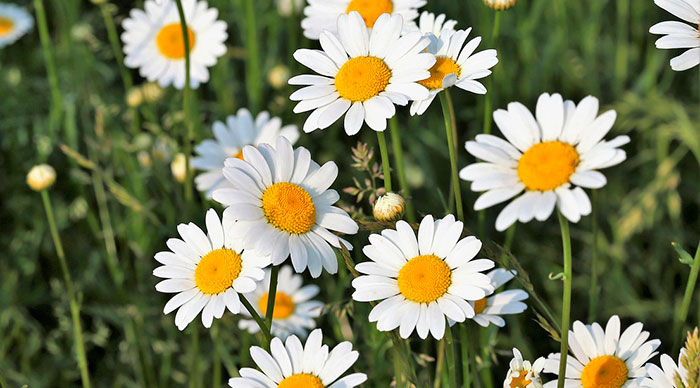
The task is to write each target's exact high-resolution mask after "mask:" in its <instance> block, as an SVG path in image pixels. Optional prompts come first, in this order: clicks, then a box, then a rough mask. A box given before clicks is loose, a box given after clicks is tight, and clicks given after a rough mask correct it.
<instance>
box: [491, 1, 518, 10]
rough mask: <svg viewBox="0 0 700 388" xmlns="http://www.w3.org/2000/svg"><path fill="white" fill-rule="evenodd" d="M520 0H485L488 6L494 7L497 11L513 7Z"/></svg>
mask: <svg viewBox="0 0 700 388" xmlns="http://www.w3.org/2000/svg"><path fill="white" fill-rule="evenodd" d="M517 1H518V0H484V4H486V6H487V7H489V8H493V9H495V10H497V11H504V10H506V9H510V8H513V6H514V5H515V3H516V2H517Z"/></svg>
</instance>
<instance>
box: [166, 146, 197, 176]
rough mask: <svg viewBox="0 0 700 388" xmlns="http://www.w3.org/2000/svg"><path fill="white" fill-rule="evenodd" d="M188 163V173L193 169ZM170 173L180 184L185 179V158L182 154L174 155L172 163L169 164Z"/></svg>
mask: <svg viewBox="0 0 700 388" xmlns="http://www.w3.org/2000/svg"><path fill="white" fill-rule="evenodd" d="M193 167H194V166H192V164H191V163H190V171H192V170H193V169H194V168H193ZM170 172H171V173H172V174H173V177H175V180H176V181H178V182H180V183H182V182H184V181H185V179H186V178H187V158H185V154H183V153H182V152H180V153H177V154H175V157H174V158H173V160H172V162H170Z"/></svg>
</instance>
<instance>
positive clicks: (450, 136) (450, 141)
mask: <svg viewBox="0 0 700 388" xmlns="http://www.w3.org/2000/svg"><path fill="white" fill-rule="evenodd" d="M440 103H441V104H442V115H443V117H444V119H445V134H446V136H447V148H448V149H449V150H450V168H451V170H452V189H453V190H454V195H455V203H456V207H457V219H459V220H460V221H464V208H463V207H462V192H461V191H460V189H459V173H458V171H457V149H456V147H455V138H456V134H457V127H456V123H455V120H454V107H453V105H452V97H450V91H449V89H447V90H445V91H443V92H442V93H440Z"/></svg>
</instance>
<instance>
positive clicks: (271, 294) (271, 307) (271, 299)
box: [265, 265, 280, 330]
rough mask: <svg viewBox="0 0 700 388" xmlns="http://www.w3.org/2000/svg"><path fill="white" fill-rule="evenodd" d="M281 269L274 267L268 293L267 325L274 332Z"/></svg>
mask: <svg viewBox="0 0 700 388" xmlns="http://www.w3.org/2000/svg"><path fill="white" fill-rule="evenodd" d="M279 271H280V267H279V266H278V265H275V266H272V271H270V290H269V291H268V292H267V309H266V310H265V325H266V326H267V327H269V328H270V330H272V317H273V316H274V312H275V298H276V297H277V278H278V276H277V275H278V273H279Z"/></svg>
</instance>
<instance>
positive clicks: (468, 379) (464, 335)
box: [459, 324, 472, 388]
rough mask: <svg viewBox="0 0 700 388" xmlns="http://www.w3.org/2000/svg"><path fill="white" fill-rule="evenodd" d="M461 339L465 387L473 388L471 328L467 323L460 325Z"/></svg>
mask: <svg viewBox="0 0 700 388" xmlns="http://www.w3.org/2000/svg"><path fill="white" fill-rule="evenodd" d="M459 339H460V343H459V345H460V347H461V353H462V376H463V377H462V378H463V379H464V381H463V383H464V388H471V386H472V376H471V373H470V371H469V362H467V360H469V358H470V357H471V355H470V353H469V330H467V325H465V324H462V325H459Z"/></svg>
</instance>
